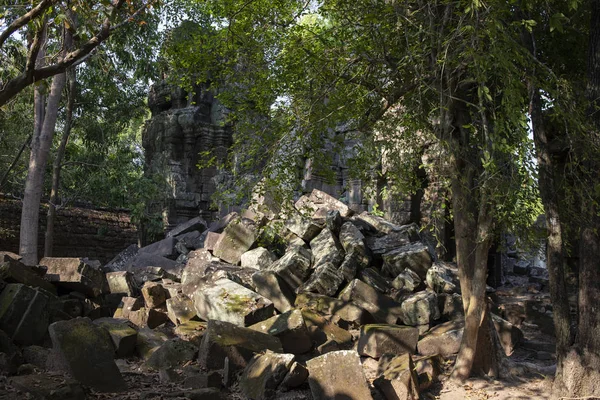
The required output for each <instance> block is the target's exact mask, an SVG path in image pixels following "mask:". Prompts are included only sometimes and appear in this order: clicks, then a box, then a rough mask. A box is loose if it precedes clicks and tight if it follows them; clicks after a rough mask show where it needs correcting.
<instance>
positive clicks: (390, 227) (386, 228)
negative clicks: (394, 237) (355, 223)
mask: <svg viewBox="0 0 600 400" xmlns="http://www.w3.org/2000/svg"><path fill="white" fill-rule="evenodd" d="M356 219H358V220H361V221H363V222H365V223H366V224H368V225H369V226H371V227H372V228H373V229H375V230H376V231H377V232H381V233H385V234H389V233H392V232H398V231H401V230H402V228H401V226H400V225H396V224H393V223H391V222H389V221H387V220H385V219H383V218H381V217H378V216H376V215H373V214H371V213H369V212H367V211H364V212H362V213H361V214H359V215H357V216H356Z"/></svg>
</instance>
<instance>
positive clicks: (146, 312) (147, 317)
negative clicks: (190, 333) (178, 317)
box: [127, 307, 169, 329]
mask: <svg viewBox="0 0 600 400" xmlns="http://www.w3.org/2000/svg"><path fill="white" fill-rule="evenodd" d="M127 318H128V319H129V320H130V321H131V322H132V323H133V324H134V325H136V326H138V327H140V328H143V327H148V328H150V329H154V328H156V327H158V326H160V325H162V324H164V323H165V322H167V321H168V320H169V316H168V315H167V313H166V312H165V311H162V310H157V309H155V308H145V307H142V308H140V309H139V310H137V311H131V312H130V313H129V315H128V317H127Z"/></svg>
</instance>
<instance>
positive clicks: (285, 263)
mask: <svg viewBox="0 0 600 400" xmlns="http://www.w3.org/2000/svg"><path fill="white" fill-rule="evenodd" d="M311 258H312V253H311V251H310V250H307V249H305V248H303V247H291V248H289V249H288V251H287V252H286V253H285V254H284V255H283V257H281V258H280V259H279V260H277V261H275V262H274V263H273V264H271V266H270V267H269V271H273V272H275V273H276V274H277V275H279V276H280V277H281V278H282V279H283V280H284V281H285V282H286V283H287V284H288V285H289V286H290V288H291V289H292V290H296V289H297V288H298V287H299V286H300V285H302V284H303V283H304V281H305V280H306V278H308V275H309V274H310V266H311Z"/></svg>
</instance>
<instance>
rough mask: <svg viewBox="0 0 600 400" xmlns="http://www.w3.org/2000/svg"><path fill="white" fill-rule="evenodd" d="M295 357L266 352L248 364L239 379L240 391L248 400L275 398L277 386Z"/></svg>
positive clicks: (256, 356)
mask: <svg viewBox="0 0 600 400" xmlns="http://www.w3.org/2000/svg"><path fill="white" fill-rule="evenodd" d="M294 358H295V356H294V355H293V354H278V353H273V352H272V351H267V352H265V354H257V355H255V356H254V357H253V358H252V360H250V362H249V363H248V365H247V366H246V368H245V369H244V373H243V374H242V377H241V378H240V389H241V390H242V393H243V394H244V395H245V396H246V397H247V398H249V399H253V400H269V399H272V398H274V397H275V394H276V390H277V388H278V387H279V384H280V383H281V382H282V381H283V379H284V378H285V376H286V375H287V373H288V371H289V370H290V367H291V366H292V363H293V362H294Z"/></svg>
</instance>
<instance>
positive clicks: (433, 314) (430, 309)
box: [402, 291, 440, 326]
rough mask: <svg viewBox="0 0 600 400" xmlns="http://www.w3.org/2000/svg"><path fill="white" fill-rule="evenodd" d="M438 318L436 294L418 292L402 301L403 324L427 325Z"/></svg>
mask: <svg viewBox="0 0 600 400" xmlns="http://www.w3.org/2000/svg"><path fill="white" fill-rule="evenodd" d="M439 318H440V309H439V307H438V300H437V295H436V294H435V293H434V292H427V291H423V292H418V293H415V294H414V295H412V296H410V297H408V298H406V299H404V301H403V302H402V321H403V322H404V324H405V325H410V326H418V325H427V324H430V323H431V322H433V321H435V320H438V319H439Z"/></svg>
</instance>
